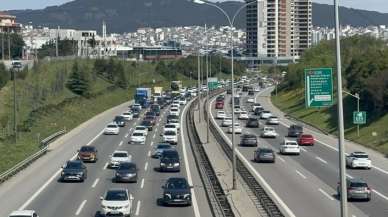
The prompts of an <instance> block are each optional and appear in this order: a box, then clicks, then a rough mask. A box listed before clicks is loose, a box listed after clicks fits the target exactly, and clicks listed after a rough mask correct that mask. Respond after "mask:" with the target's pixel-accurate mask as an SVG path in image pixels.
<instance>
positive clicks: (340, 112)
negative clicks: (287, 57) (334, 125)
mask: <svg viewBox="0 0 388 217" xmlns="http://www.w3.org/2000/svg"><path fill="white" fill-rule="evenodd" d="M338 1H339V0H334V13H335V41H336V51H337V52H336V62H337V95H338V135H339V137H338V144H339V163H340V165H339V167H340V168H339V169H340V174H339V175H340V192H341V193H340V195H341V198H340V200H341V204H340V207H341V208H340V211H341V217H348V204H347V202H348V201H347V191H346V165H345V138H344V137H345V133H344V111H343V101H342V100H343V99H342V72H341V44H340V24H339V10H338V8H339V3H338Z"/></svg>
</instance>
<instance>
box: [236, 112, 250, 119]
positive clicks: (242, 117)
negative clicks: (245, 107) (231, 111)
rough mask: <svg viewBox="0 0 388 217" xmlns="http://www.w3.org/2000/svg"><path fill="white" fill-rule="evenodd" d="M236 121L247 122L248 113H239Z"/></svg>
mask: <svg viewBox="0 0 388 217" xmlns="http://www.w3.org/2000/svg"><path fill="white" fill-rule="evenodd" d="M238 119H240V120H248V119H249V115H248V112H246V111H241V112H240V114H239V116H238Z"/></svg>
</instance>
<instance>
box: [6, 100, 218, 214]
mask: <svg viewBox="0 0 388 217" xmlns="http://www.w3.org/2000/svg"><path fill="white" fill-rule="evenodd" d="M187 107H188V106H186V107H184V108H183V107H182V109H181V110H182V112H181V126H185V124H186V123H185V118H183V117H184V115H185V113H186V110H187ZM120 109H121V110H116V114H114V115H118V114H120V112H119V111H121V112H123V111H124V110H123V109H127V107H121V108H120ZM112 114H113V113H111V114H110V118H109V117H107V118H105V119H104V120H103V121H100V122H98V125H91V126H88V127H85V128H83V129H82V130H79V131H78V132H77V133H78V136H79V137H82V134H85V135H90V133H89V132H88V131H89V130H91V131H93V132H94V136H93V137H90V136H89V139H88V140H79V141H76V140H71V144H69V143H67V144H66V145H68V146H69V147H68V148H67V149H68V150H71V151H63V152H62V153H61V152H56V151H55V150H54V151H53V153H49V154H48V155H52V154H54V153H55V154H56V155H57V158H52V157H47V156H45V157H43V158H42V159H40V160H39V162H37V164H39V165H41V167H40V168H35V167H34V166H32V167H31V168H28V169H27V170H31V171H35V172H36V176H33V175H32V174H31V173H21V174H20V175H19V176H25V177H26V179H25V180H24V183H23V184H25V185H28V184H29V183H30V182H31V183H36V184H34V185H33V190H31V191H26V192H24V194H23V195H21V198H23V199H20V200H17V199H13V197H14V196H15V195H14V194H21V193H22V192H20V190H19V188H18V185H16V184H12V182H15V183H18V184H19V185H20V184H21V182H20V180H21V178H22V177H15V179H16V181H15V180H12V179H11V180H10V183H6V184H5V185H2V186H1V187H0V194H1V201H2V202H1V203H0V210H2V211H0V212H1V216H7V215H8V214H9V212H10V211H11V210H15V209H19V208H21V209H33V210H35V211H37V213H38V214H39V215H40V217H53V216H56V217H69V216H84V217H89V216H99V211H100V210H101V205H100V203H101V202H100V197H101V196H103V195H104V193H105V192H106V191H107V190H108V189H110V188H127V189H128V190H129V192H130V193H131V194H132V195H133V196H134V201H133V206H134V207H133V208H134V209H133V216H144V217H149V216H160V217H171V216H177V217H178V216H188V217H199V216H206V217H207V216H211V211H210V207H209V205H208V202H207V199H206V195H205V192H204V189H203V188H202V183H201V180H200V178H199V175H198V173H197V169H196V165H195V161H194V159H193V157H192V155H191V153H192V152H191V149H190V145H189V144H187V141H188V138H187V137H186V136H187V133H186V132H185V129H186V128H185V127H181V133H180V136H179V141H178V145H177V147H176V149H177V150H178V152H179V155H180V157H181V171H180V172H179V173H167V172H166V173H161V172H159V171H158V167H159V160H158V159H153V158H151V157H150V155H151V152H152V151H153V147H154V146H155V145H156V144H157V143H159V142H161V139H162V138H161V136H160V134H161V132H162V130H163V127H164V123H165V121H166V116H167V114H168V111H167V110H163V111H162V112H161V115H160V116H159V117H158V120H157V123H156V126H155V127H154V129H153V131H150V132H149V134H148V136H147V140H146V143H145V144H144V145H133V144H128V141H129V137H130V135H131V132H132V130H133V128H134V127H135V126H136V125H137V124H139V123H140V122H141V119H142V118H141V117H140V118H139V119H134V120H132V121H130V122H129V123H128V124H127V126H126V127H124V128H121V129H120V134H119V135H104V134H102V132H103V131H101V130H102V129H103V128H104V127H105V125H106V124H107V123H109V122H110V121H111V120H112V119H113V117H114V115H112ZM96 129H98V130H96ZM90 138H91V139H90ZM81 145H92V146H95V147H96V148H97V149H98V161H97V162H96V163H87V164H86V166H87V169H88V177H87V179H86V180H85V182H83V183H63V182H60V181H59V177H60V171H61V170H60V167H61V166H62V165H63V164H64V163H65V161H66V159H72V158H75V156H76V150H77V149H78V148H79V147H80V146H81ZM60 148H63V147H62V146H61V147H60ZM58 149H59V148H58ZM65 150H66V149H65ZM115 150H125V151H128V152H129V153H130V154H131V155H132V161H133V162H134V163H136V164H137V167H138V168H139V172H138V182H137V183H129V184H128V183H125V184H121V183H120V184H118V183H114V182H113V181H112V179H113V177H114V170H112V169H109V168H108V167H107V165H108V161H109V155H110V154H112V153H113V152H114V151H115ZM45 165H47V168H48V171H53V172H52V174H50V175H49V176H48V175H47V174H46V173H44V174H45V175H41V176H40V173H43V172H44V170H45ZM53 168H57V169H53ZM36 169H37V170H39V172H37V170H36ZM42 171H43V172H42ZM48 177H49V178H48ZM169 177H186V178H187V180H188V181H189V184H191V185H193V186H194V188H193V190H192V206H187V207H165V206H162V205H161V204H159V203H158V198H160V197H161V196H162V188H161V186H162V185H163V184H164V183H165V181H166V180H167V179H168V178H169ZM29 179H34V180H29ZM2 187H9V189H6V190H4V189H1V188H2ZM2 193H3V194H2ZM7 195H10V199H11V201H10V202H8V203H7V202H6V196H7ZM3 208H4V209H3Z"/></svg>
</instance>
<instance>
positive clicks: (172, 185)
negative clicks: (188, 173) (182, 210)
mask: <svg viewBox="0 0 388 217" xmlns="http://www.w3.org/2000/svg"><path fill="white" fill-rule="evenodd" d="M166 187H167V188H168V189H187V188H188V185H187V182H186V180H184V179H175V180H171V181H169V182H167V184H166Z"/></svg>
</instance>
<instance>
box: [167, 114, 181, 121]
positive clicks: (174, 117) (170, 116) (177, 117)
mask: <svg viewBox="0 0 388 217" xmlns="http://www.w3.org/2000/svg"><path fill="white" fill-rule="evenodd" d="M170 120H179V115H167V123H169V122H170Z"/></svg>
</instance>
